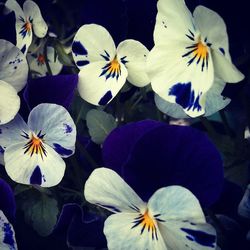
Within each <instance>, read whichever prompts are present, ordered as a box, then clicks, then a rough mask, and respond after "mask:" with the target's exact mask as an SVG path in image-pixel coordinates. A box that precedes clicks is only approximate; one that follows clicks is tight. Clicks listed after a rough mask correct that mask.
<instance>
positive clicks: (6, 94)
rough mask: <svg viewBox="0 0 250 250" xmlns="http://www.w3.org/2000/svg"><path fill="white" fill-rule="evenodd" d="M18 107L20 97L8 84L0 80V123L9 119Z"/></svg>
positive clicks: (13, 115)
mask: <svg viewBox="0 0 250 250" xmlns="http://www.w3.org/2000/svg"><path fill="white" fill-rule="evenodd" d="M19 108H20V99H19V96H18V95H17V92H16V90H15V89H14V88H13V87H12V86H11V85H10V84H8V83H6V82H4V81H1V80H0V125H2V124H5V123H8V122H9V121H11V120H12V119H13V118H14V117H15V115H16V114H17V112H18V110H19Z"/></svg>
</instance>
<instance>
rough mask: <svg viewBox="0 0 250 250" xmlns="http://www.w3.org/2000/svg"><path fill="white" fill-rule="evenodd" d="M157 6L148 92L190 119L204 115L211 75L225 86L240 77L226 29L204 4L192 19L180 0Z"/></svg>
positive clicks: (195, 11)
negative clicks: (153, 92) (175, 104)
mask: <svg viewBox="0 0 250 250" xmlns="http://www.w3.org/2000/svg"><path fill="white" fill-rule="evenodd" d="M157 7H158V13H157V17H156V25H155V30H154V42H155V46H154V48H153V49H152V51H151V52H150V53H149V56H148V61H147V70H148V74H149V77H150V79H151V84H152V88H153V90H154V91H155V92H156V93H157V94H158V95H159V96H160V97H161V98H163V99H164V100H166V101H169V102H172V103H177V104H179V105H180V106H182V108H183V110H184V111H185V113H186V114H188V115H189V116H191V117H196V116H199V115H203V114H204V112H205V110H204V107H205V104H206V93H207V92H208V90H209V89H210V88H211V87H212V85H213V83H214V79H215V76H216V77H218V78H219V79H220V80H222V81H224V82H229V83H236V82H239V81H241V80H242V79H243V78H244V76H243V74H241V73H240V72H239V71H238V70H237V69H236V67H235V66H234V65H233V64H232V62H231V58H230V54H229V43H228V35H227V30H226V25H225V23H224V21H223V19H222V18H221V17H220V16H219V15H218V14H217V13H216V12H214V11H212V10H210V9H208V8H206V7H203V6H198V7H196V9H195V10H194V13H193V15H192V14H191V13H190V11H189V10H188V8H187V6H186V5H185V2H184V1H183V0H159V1H158V4H157Z"/></svg>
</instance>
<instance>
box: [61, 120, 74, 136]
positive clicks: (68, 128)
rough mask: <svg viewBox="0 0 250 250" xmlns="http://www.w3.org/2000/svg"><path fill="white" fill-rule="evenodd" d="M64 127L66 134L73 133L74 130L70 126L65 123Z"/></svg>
mask: <svg viewBox="0 0 250 250" xmlns="http://www.w3.org/2000/svg"><path fill="white" fill-rule="evenodd" d="M63 126H64V127H65V134H70V133H71V132H72V131H73V128H72V127H71V126H70V125H68V124H66V123H64V124H63Z"/></svg>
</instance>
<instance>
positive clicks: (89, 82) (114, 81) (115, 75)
mask: <svg viewBox="0 0 250 250" xmlns="http://www.w3.org/2000/svg"><path fill="white" fill-rule="evenodd" d="M119 64H120V69H118V70H115V67H114V68H113V67H112V66H110V65H111V63H110V62H95V63H91V64H88V65H86V66H85V67H84V68H82V69H81V71H80V73H79V80H78V91H79V94H80V96H81V97H82V98H83V99H84V100H85V101H87V102H89V103H91V104H94V105H106V104H107V103H109V102H110V101H111V100H112V99H113V98H114V97H115V96H116V95H117V93H118V92H119V90H120V89H121V88H122V86H123V85H124V84H125V82H126V78H127V75H128V72H127V69H126V67H125V66H124V65H123V63H121V62H119Z"/></svg>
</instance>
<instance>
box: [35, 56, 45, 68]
mask: <svg viewBox="0 0 250 250" xmlns="http://www.w3.org/2000/svg"><path fill="white" fill-rule="evenodd" d="M37 64H38V65H43V64H45V56H44V55H43V54H39V55H38V56H37Z"/></svg>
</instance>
